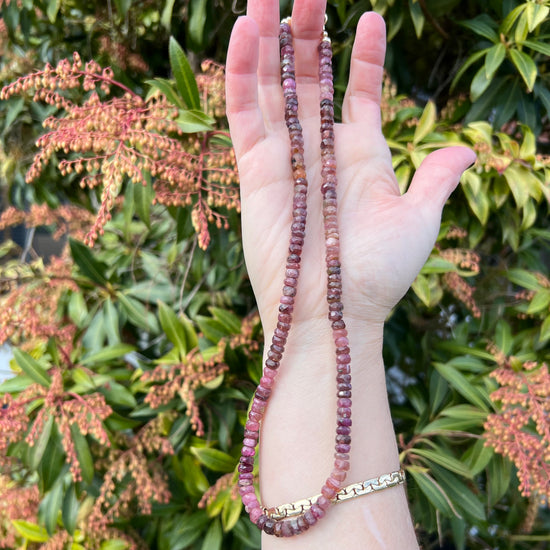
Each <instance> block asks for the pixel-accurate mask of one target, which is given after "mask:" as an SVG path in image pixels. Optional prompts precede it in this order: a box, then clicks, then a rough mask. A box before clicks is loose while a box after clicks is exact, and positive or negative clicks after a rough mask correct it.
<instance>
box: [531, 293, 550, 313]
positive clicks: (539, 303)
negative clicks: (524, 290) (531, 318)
mask: <svg viewBox="0 0 550 550" xmlns="http://www.w3.org/2000/svg"><path fill="white" fill-rule="evenodd" d="M549 305H550V290H546V289H545V290H539V291H538V292H537V293H536V294H535V295H534V296H533V298H532V299H531V302H530V303H529V307H528V308H527V314H528V315H532V314H534V313H540V312H541V311H545V310H548V306H549Z"/></svg>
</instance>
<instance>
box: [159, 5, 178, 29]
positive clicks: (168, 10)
mask: <svg viewBox="0 0 550 550" xmlns="http://www.w3.org/2000/svg"><path fill="white" fill-rule="evenodd" d="M174 1H175V0H166V3H165V4H164V8H163V10H162V14H161V16H160V24H161V25H162V26H163V27H164V28H165V29H166V30H167V31H168V32H170V28H171V26H172V13H173V11H174Z"/></svg>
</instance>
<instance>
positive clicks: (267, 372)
mask: <svg viewBox="0 0 550 550" xmlns="http://www.w3.org/2000/svg"><path fill="white" fill-rule="evenodd" d="M264 376H265V377H266V378H271V379H274V378H275V377H276V376H277V371H276V370H273V369H268V368H265V369H264Z"/></svg>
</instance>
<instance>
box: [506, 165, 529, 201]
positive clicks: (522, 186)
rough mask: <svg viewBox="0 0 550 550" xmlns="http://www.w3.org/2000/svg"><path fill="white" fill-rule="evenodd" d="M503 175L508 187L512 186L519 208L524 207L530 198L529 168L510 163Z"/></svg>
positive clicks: (511, 189)
mask: <svg viewBox="0 0 550 550" xmlns="http://www.w3.org/2000/svg"><path fill="white" fill-rule="evenodd" d="M503 175H504V178H505V179H506V183H507V184H508V187H510V191H512V195H514V200H515V201H516V204H517V205H518V207H519V208H523V207H524V206H525V203H526V202H527V200H528V199H529V189H528V181H529V172H528V170H527V169H526V168H524V167H523V166H519V165H518V164H510V166H508V168H506V170H505V171H504V174H503Z"/></svg>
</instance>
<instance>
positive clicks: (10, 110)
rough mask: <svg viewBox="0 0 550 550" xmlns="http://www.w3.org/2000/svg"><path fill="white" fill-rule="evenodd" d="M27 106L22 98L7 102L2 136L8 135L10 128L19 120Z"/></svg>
mask: <svg viewBox="0 0 550 550" xmlns="http://www.w3.org/2000/svg"><path fill="white" fill-rule="evenodd" d="M24 106H25V100H24V99H23V98H22V97H16V98H14V97H12V98H10V99H9V100H8V101H7V102H6V107H7V109H6V111H5V112H4V115H5V119H4V128H3V130H2V135H6V134H7V132H8V130H9V129H10V126H11V125H12V124H13V123H14V122H15V121H16V120H17V119H18V117H19V115H20V114H21V113H22V111H23V108H24Z"/></svg>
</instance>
